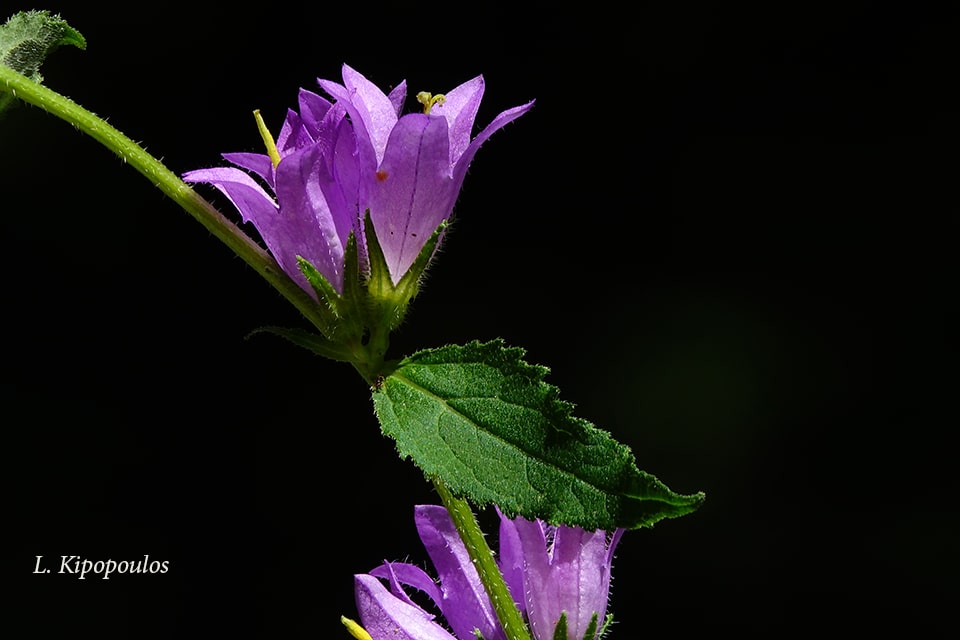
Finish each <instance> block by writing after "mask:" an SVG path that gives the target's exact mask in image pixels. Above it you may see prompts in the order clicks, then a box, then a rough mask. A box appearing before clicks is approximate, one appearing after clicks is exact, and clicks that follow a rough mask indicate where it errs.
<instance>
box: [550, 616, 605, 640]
mask: <svg viewBox="0 0 960 640" xmlns="http://www.w3.org/2000/svg"><path fill="white" fill-rule="evenodd" d="M594 615H596V614H594ZM553 640H567V612H566V611H561V612H560V619H559V620H557V626H556V627H554V629H553Z"/></svg>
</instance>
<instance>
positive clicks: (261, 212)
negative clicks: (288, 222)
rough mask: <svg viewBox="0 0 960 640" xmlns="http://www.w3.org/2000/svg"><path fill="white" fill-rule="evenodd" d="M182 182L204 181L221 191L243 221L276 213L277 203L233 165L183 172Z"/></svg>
mask: <svg viewBox="0 0 960 640" xmlns="http://www.w3.org/2000/svg"><path fill="white" fill-rule="evenodd" d="M183 181H184V182H205V183H207V184H211V185H213V186H215V187H216V188H217V189H219V190H220V191H221V192H223V195H225V196H226V197H227V199H228V200H230V202H232V203H233V206H235V207H236V208H237V210H238V211H239V212H240V216H241V217H242V218H243V221H244V222H252V223H253V224H254V226H256V225H257V224H258V223H257V221H258V220H268V219H270V218H271V217H272V216H276V215H277V205H276V203H275V202H274V201H273V198H272V197H270V195H269V194H267V192H266V191H264V190H263V187H261V186H260V185H259V184H257V182H256V181H255V180H254V179H253V178H251V177H250V176H249V175H248V174H246V173H244V172H243V171H240V170H239V169H235V168H233V167H216V168H213V169H197V170H195V171H188V172H187V173H185V174H183Z"/></svg>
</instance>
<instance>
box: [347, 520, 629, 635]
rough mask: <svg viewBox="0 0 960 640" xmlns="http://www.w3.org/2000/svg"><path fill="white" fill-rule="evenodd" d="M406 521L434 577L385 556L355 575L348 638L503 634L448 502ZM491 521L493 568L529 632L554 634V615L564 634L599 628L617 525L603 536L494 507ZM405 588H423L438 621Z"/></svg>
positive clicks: (593, 632)
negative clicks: (495, 537)
mask: <svg viewBox="0 0 960 640" xmlns="http://www.w3.org/2000/svg"><path fill="white" fill-rule="evenodd" d="M415 520H416V525H417V531H418V532H419V534H420V539H421V540H422V541H423V544H424V547H425V548H426V550H427V553H428V555H429V556H430V560H431V561H432V563H433V566H434V568H435V569H436V571H437V576H438V581H434V579H433V578H431V577H430V575H429V574H427V573H426V572H425V571H424V570H423V569H421V568H420V567H417V566H416V565H412V564H408V563H403V562H386V563H384V564H382V565H380V566H379V567H377V568H376V569H374V570H373V571H371V572H370V573H369V574H363V575H357V576H355V595H356V601H357V610H358V611H359V613H360V621H361V623H362V627H361V626H360V625H357V624H356V623H354V622H352V621H350V620H346V619H345V620H344V623H345V624H347V626H348V628H350V629H351V631H352V632H353V633H354V635H355V636H356V637H358V638H367V637H369V638H372V640H387V639H388V638H389V639H390V640H473V639H474V638H476V637H477V632H479V633H480V635H481V636H482V637H483V638H484V640H504V638H505V635H504V632H503V629H502V628H501V626H500V623H499V621H498V620H497V617H496V614H495V613H494V611H493V606H492V605H491V604H490V600H489V598H488V596H487V594H486V591H485V590H484V588H483V585H482V584H481V582H480V576H479V574H478V573H477V570H476V568H475V567H474V565H473V563H472V562H471V560H470V556H469V554H468V553H467V550H466V547H465V546H464V544H463V542H462V540H461V539H460V535H459V534H458V533H457V530H456V528H455V527H454V524H453V521H452V520H451V518H450V515H449V514H448V513H447V510H446V509H445V508H443V507H441V506H435V505H420V506H417V507H416V511H415ZM500 520H501V523H500V566H501V571H502V572H503V574H504V579H505V580H506V582H507V586H508V588H509V589H510V593H511V594H512V595H513V596H514V599H515V600H516V604H517V606H518V608H519V609H520V610H521V612H523V613H524V615H525V617H526V619H527V620H528V622H529V624H530V629H531V632H532V634H533V637H534V638H535V640H553V638H554V632H555V630H556V628H557V625H558V624H565V625H566V629H567V632H566V634H565V636H564V637H567V638H569V639H570V640H594V638H597V637H599V635H600V632H601V627H602V625H603V623H604V621H605V620H604V619H605V617H606V608H607V596H608V594H609V588H610V565H611V563H612V560H613V552H614V549H615V547H616V545H617V542H618V541H619V539H620V536H621V534H622V533H623V532H622V530H618V531H617V532H616V533H614V534H613V535H612V536H609V535H608V534H606V533H605V532H603V531H594V532H586V531H584V530H582V529H580V528H579V527H566V526H560V527H551V526H548V525H546V524H544V523H542V522H540V521H539V520H537V521H533V522H530V521H528V520H524V519H522V518H517V519H516V520H511V519H509V518H506V517H505V516H503V515H502V514H501V516H500ZM383 581H386V584H384V582H383ZM405 587H406V588H413V589H416V590H418V591H420V592H422V593H423V594H425V595H426V597H427V598H429V599H430V600H431V601H432V602H433V603H434V604H435V605H436V608H437V609H438V610H439V611H440V613H441V614H442V616H443V618H444V620H445V625H443V624H441V623H440V622H438V621H437V620H436V619H435V618H434V616H433V615H432V614H430V613H428V612H427V611H425V610H424V609H423V608H421V607H420V606H419V605H418V604H416V603H415V602H414V601H413V600H412V599H411V597H410V596H409V594H408V593H407V591H406V589H405ZM561 618H562V619H563V621H562V622H561ZM591 621H592V622H591ZM364 629H365V631H364ZM364 634H368V635H364Z"/></svg>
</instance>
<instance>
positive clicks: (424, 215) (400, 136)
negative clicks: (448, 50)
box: [183, 65, 533, 294]
mask: <svg viewBox="0 0 960 640" xmlns="http://www.w3.org/2000/svg"><path fill="white" fill-rule="evenodd" d="M319 83H320V87H321V88H322V89H323V90H324V91H325V92H326V93H327V94H328V95H329V96H330V97H331V98H333V102H331V101H329V100H327V99H325V98H323V97H321V96H319V95H317V94H315V93H311V92H309V91H306V90H301V91H300V99H299V112H297V111H293V110H291V111H289V112H288V114H287V117H286V120H285V122H284V124H283V127H282V129H281V131H280V135H279V136H278V137H277V140H276V149H275V150H274V149H268V151H270V153H268V154H267V155H264V154H256V153H229V154H224V155H223V157H224V158H225V159H226V160H227V161H229V162H230V163H232V164H233V165H235V166H234V167H219V168H211V169H200V170H197V171H191V172H188V173H187V174H185V175H184V176H183V179H184V180H186V181H187V182H205V183H209V184H212V185H214V186H215V187H217V188H218V189H220V191H222V192H223V193H224V194H225V195H226V197H227V198H228V199H229V200H230V201H231V202H233V204H234V205H235V206H236V207H237V209H238V210H239V211H240V214H241V216H242V217H243V219H244V221H246V222H252V223H253V225H254V226H255V227H256V228H257V231H258V232H259V233H260V236H261V237H262V238H263V241H264V242H265V243H266V245H267V248H268V249H269V250H270V252H271V253H272V254H273V256H274V257H275V258H276V260H277V262H278V263H279V264H280V266H281V267H282V268H283V270H284V271H285V272H286V273H287V274H288V275H289V276H290V277H292V278H293V279H294V280H296V281H297V282H298V283H299V284H300V286H301V287H303V288H304V289H305V290H307V291H308V292H310V293H311V294H313V293H314V291H313V288H312V287H311V286H310V285H309V284H308V282H307V279H306V278H305V277H304V275H303V274H302V273H301V270H300V266H299V264H298V256H299V257H302V258H304V259H306V260H307V261H308V262H310V263H311V264H312V265H313V266H314V267H315V268H316V270H317V271H318V272H319V273H320V274H321V275H322V276H323V277H324V278H326V280H327V281H328V282H329V283H330V284H331V285H332V286H333V288H334V289H335V290H336V291H337V293H341V294H342V293H343V291H344V287H343V278H344V263H345V256H346V251H347V241H348V238H349V237H350V234H351V233H353V234H354V236H355V238H356V240H357V244H358V254H359V259H360V262H361V264H366V257H367V255H368V253H367V249H368V247H367V246H366V238H365V235H364V233H363V225H364V217H365V214H366V212H367V211H369V214H370V219H371V220H372V223H373V227H374V231H375V233H376V239H377V241H378V243H379V244H380V246H381V249H382V251H383V255H384V258H385V260H386V264H387V268H388V271H389V275H390V278H391V280H392V282H393V284H394V285H396V284H397V283H398V282H399V281H400V279H401V278H402V277H403V276H404V274H406V273H407V271H408V270H409V269H410V267H411V265H412V264H413V263H414V260H415V259H416V258H417V256H418V255H419V254H420V252H421V250H422V249H423V248H424V246H425V245H426V243H427V242H428V241H429V240H430V238H431V236H432V234H433V233H434V231H435V230H436V229H437V228H438V227H439V226H440V225H441V223H442V222H443V221H444V220H448V219H449V218H450V215H451V213H452V211H453V206H454V203H455V201H456V199H457V195H458V194H459V192H460V187H461V185H462V184H463V178H464V175H465V173H466V171H467V167H468V166H469V165H470V162H471V161H472V160H473V157H474V154H476V152H477V149H478V148H479V147H480V145H481V144H483V143H484V142H485V141H486V140H487V139H488V138H489V137H490V136H491V135H492V134H493V133H494V132H495V131H497V130H498V129H500V128H501V127H503V126H504V125H505V124H507V123H508V122H510V121H511V120H514V119H516V118H518V117H519V116H520V115H522V114H523V113H525V112H526V111H528V110H529V109H530V107H531V106H532V104H533V103H532V102H531V103H527V104H525V105H522V106H519V107H515V108H513V109H508V110H507V111H504V112H502V113H501V114H500V115H498V116H497V117H496V118H494V119H493V121H492V122H491V123H490V124H489V125H487V126H486V127H485V128H484V129H483V130H482V131H480V133H479V134H478V135H477V136H476V137H475V138H471V134H472V130H473V125H474V119H475V117H476V114H477V109H478V107H479V105H480V100H481V98H482V96H483V88H484V84H483V78H482V77H480V76H478V77H476V78H474V79H473V80H470V81H468V82H465V83H464V84H462V85H460V86H459V87H457V88H455V89H453V90H452V91H450V92H449V93H447V94H446V96H445V98H444V96H437V97H435V98H433V99H432V100H427V101H426V107H427V108H426V112H425V113H411V114H407V115H403V116H400V115H399V114H400V109H401V106H402V104H403V102H404V99H405V96H406V83H405V82H401V83H400V84H399V85H398V86H397V87H396V88H395V89H393V91H391V92H390V93H389V95H387V94H384V93H383V92H382V91H381V90H380V89H378V88H377V87H376V86H375V85H374V84H373V83H371V82H370V81H369V80H367V79H366V78H365V77H363V76H362V75H360V74H359V73H358V72H356V71H355V70H353V69H351V68H350V67H349V66H346V65H344V67H343V84H339V83H336V82H332V81H330V80H319ZM428 98H430V96H428ZM265 140H268V147H269V146H270V143H269V134H266V135H265ZM250 174H253V175H254V176H256V177H258V178H259V180H257V179H255V178H254V177H253V176H251V175H250Z"/></svg>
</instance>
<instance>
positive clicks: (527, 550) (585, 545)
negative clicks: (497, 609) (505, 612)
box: [500, 516, 623, 640]
mask: <svg viewBox="0 0 960 640" xmlns="http://www.w3.org/2000/svg"><path fill="white" fill-rule="evenodd" d="M622 535H623V529H617V530H616V531H614V532H613V534H612V535H611V534H608V533H606V532H605V531H602V530H599V529H598V530H596V531H585V530H583V529H581V528H580V527H566V526H559V527H555V526H551V525H548V524H546V523H544V522H542V521H540V520H535V521H530V520H526V519H524V518H519V517H518V518H516V519H513V520H511V519H509V518H505V517H503V516H501V518H500V570H501V571H502V572H503V575H504V580H506V582H507V586H508V587H509V588H510V593H511V594H513V596H514V598H515V599H516V600H517V604H518V606H519V607H520V610H521V611H522V612H523V613H524V614H525V616H526V618H527V621H528V623H529V625H530V630H531V632H532V633H533V636H534V638H536V639H537V640H551V639H552V638H554V637H555V636H554V631H555V629H556V628H557V625H558V624H560V623H561V617H562V618H563V624H565V625H566V628H567V633H566V635H565V636H564V637H566V638H569V640H594V639H595V638H598V637H599V636H600V632H601V629H602V627H603V626H604V624H606V623H607V620H606V613H607V600H608V597H609V595H610V568H611V565H612V563H613V554H614V551H615V550H616V547H617V544H618V543H619V542H620V537H621V536H622Z"/></svg>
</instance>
